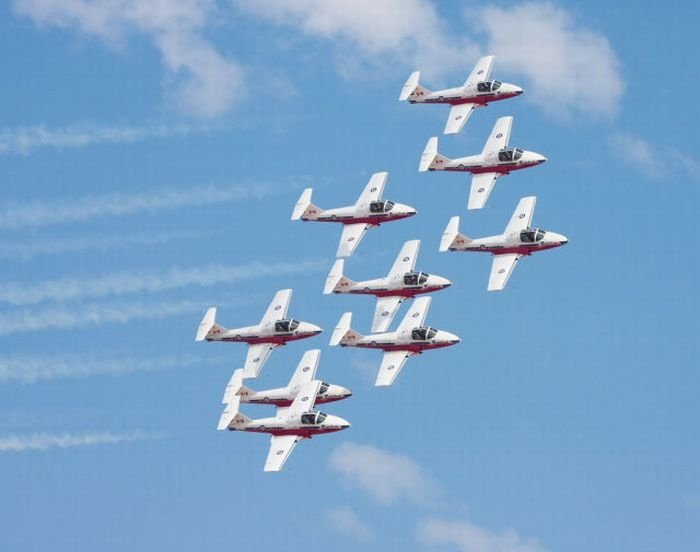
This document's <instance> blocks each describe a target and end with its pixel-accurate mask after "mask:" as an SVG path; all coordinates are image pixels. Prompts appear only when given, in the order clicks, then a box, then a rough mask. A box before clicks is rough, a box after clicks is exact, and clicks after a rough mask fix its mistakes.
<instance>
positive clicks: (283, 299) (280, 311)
mask: <svg viewBox="0 0 700 552" xmlns="http://www.w3.org/2000/svg"><path fill="white" fill-rule="evenodd" d="M291 300H292V290H291V289H281V290H279V291H278V292H277V293H275V296H274V297H273V298H272V303H270V306H269V307H267V310H266V311H265V314H264V315H263V317H262V320H261V321H260V325H261V326H262V325H264V324H268V323H270V322H274V321H275V320H281V319H282V318H285V317H286V316H287V309H288V308H289V302H290V301H291Z"/></svg>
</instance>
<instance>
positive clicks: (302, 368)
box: [288, 349, 321, 389]
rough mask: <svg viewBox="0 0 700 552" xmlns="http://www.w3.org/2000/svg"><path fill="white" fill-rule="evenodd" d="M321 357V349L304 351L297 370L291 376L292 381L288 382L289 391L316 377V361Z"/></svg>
mask: <svg viewBox="0 0 700 552" xmlns="http://www.w3.org/2000/svg"><path fill="white" fill-rule="evenodd" d="M320 356H321V349H311V350H310V351H306V352H305V353H304V356H303V357H301V360H300V361H299V364H298V365H297V369H296V370H294V374H292V379H290V380H289V385H288V388H289V389H294V388H295V387H299V388H300V387H301V386H303V385H304V384H305V383H307V382H309V381H311V380H312V379H314V377H316V368H318V359H319V357H320Z"/></svg>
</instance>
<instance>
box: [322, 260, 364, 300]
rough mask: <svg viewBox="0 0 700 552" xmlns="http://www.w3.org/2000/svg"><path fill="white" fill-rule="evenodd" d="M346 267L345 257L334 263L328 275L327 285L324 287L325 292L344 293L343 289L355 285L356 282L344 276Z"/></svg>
mask: <svg viewBox="0 0 700 552" xmlns="http://www.w3.org/2000/svg"><path fill="white" fill-rule="evenodd" d="M344 268H345V259H338V260H337V261H335V263H333V266H332V267H331V271H330V272H329V273H328V276H327V277H326V286H325V287H324V288H323V294H324V295H328V294H330V293H343V291H344V290H345V289H347V288H349V287H351V286H354V285H355V283H356V282H353V281H352V280H351V279H350V278H346V277H345V276H343V269H344Z"/></svg>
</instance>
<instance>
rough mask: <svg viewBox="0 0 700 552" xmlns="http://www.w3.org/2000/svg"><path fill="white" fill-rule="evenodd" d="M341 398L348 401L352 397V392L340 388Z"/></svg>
mask: <svg viewBox="0 0 700 552" xmlns="http://www.w3.org/2000/svg"><path fill="white" fill-rule="evenodd" d="M340 396H341V397H343V398H344V399H347V398H348V397H352V391H350V389H345V387H341V388H340Z"/></svg>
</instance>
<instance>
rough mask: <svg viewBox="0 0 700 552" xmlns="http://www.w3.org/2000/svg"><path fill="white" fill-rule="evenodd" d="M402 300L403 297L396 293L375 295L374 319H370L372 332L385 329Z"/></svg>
mask: <svg viewBox="0 0 700 552" xmlns="http://www.w3.org/2000/svg"><path fill="white" fill-rule="evenodd" d="M402 301H403V297H399V296H397V295H392V296H391V297H377V306H376V307H375V309H374V319H373V320H372V333H375V332H385V331H387V329H388V328H389V324H391V321H392V320H393V319H394V315H395V314H396V311H397V310H398V308H399V305H400V304H401V302H402Z"/></svg>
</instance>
